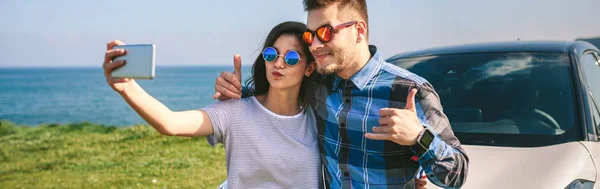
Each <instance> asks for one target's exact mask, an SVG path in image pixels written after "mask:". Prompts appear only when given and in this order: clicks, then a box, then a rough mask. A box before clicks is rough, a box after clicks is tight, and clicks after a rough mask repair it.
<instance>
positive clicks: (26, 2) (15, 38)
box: [0, 0, 600, 67]
mask: <svg viewBox="0 0 600 189" xmlns="http://www.w3.org/2000/svg"><path fill="white" fill-rule="evenodd" d="M367 5H368V12H369V32H370V34H369V37H370V38H369V43H370V44H373V45H376V46H377V47H378V49H379V50H380V51H381V53H382V55H383V56H384V57H386V58H387V57H391V56H393V55H395V54H398V53H401V52H405V51H411V50H418V49H423V48H429V47H436V46H444V45H454V44H462V43H476V42H489V41H511V40H517V39H521V40H574V39H576V38H582V37H583V38H587V37H600V22H599V19H600V16H599V15H600V14H599V13H600V1H598V0H570V1H565V0H529V1H520V0H494V1H481V0H459V1H436V0H435V1H432V0H430V1H404V0H368V2H367ZM288 20H291V21H299V22H305V21H306V12H305V11H304V10H303V6H302V1H301V0H252V1H244V0H222V1H197V0H188V1H183V0H173V1H164V0H127V1H122V0H121V1H119V0H104V1H76V0H56V1H44V0H1V1H0V67H100V66H101V64H102V61H103V58H104V52H105V50H106V43H107V42H108V41H111V40H115V39H119V40H122V41H124V42H125V43H128V44H136V43H137V44H139V43H143V44H148V43H151V44H155V45H156V65H157V66H174V65H233V61H232V60H233V58H232V57H233V55H234V54H235V53H238V54H240V55H241V56H242V64H243V65H246V66H249V65H251V63H252V62H251V61H252V60H253V59H254V58H255V57H256V56H257V55H258V54H259V53H260V50H261V49H260V47H261V45H262V42H263V41H264V38H265V37H266V35H267V34H268V32H269V31H270V30H271V28H272V27H273V26H275V25H277V24H279V23H280V22H283V21H288Z"/></svg>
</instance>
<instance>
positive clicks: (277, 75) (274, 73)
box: [272, 71, 283, 77]
mask: <svg viewBox="0 0 600 189" xmlns="http://www.w3.org/2000/svg"><path fill="white" fill-rule="evenodd" d="M272 74H273V76H275V77H282V76H283V74H281V73H279V72H278V71H274V72H273V73H272Z"/></svg>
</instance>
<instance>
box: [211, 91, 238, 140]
mask: <svg viewBox="0 0 600 189" xmlns="http://www.w3.org/2000/svg"><path fill="white" fill-rule="evenodd" d="M239 102H240V100H236V99H230V100H226V101H218V102H215V103H212V104H211V105H208V106H206V107H204V108H202V110H204V112H206V114H208V117H209V118H210V121H211V123H212V126H213V131H214V132H213V134H212V135H209V136H206V140H208V143H209V144H210V145H212V146H214V145H215V144H217V143H223V141H225V138H226V137H227V130H228V127H229V126H231V125H232V124H233V123H234V121H235V120H234V119H235V115H236V114H237V113H238V111H239V109H240V107H239Z"/></svg>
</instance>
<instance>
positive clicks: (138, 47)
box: [112, 44, 156, 80]
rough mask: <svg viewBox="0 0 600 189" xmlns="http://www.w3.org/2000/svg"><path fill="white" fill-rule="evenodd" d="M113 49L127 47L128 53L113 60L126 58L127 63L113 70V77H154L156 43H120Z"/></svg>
mask: <svg viewBox="0 0 600 189" xmlns="http://www.w3.org/2000/svg"><path fill="white" fill-rule="evenodd" d="M113 49H125V50H126V52H127V53H126V54H125V55H123V56H120V57H117V58H115V59H113V61H116V60H125V65H123V66H121V67H119V68H117V69H115V70H113V72H112V77H117V78H134V79H148V80H150V79H154V69H155V65H154V62H155V52H156V46H155V45H153V44H134V45H119V46H114V47H113Z"/></svg>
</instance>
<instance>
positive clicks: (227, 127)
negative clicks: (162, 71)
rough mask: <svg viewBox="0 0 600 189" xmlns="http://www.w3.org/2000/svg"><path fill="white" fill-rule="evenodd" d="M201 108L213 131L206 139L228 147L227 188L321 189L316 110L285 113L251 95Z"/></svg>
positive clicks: (226, 148) (307, 109) (308, 109)
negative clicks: (267, 105)
mask: <svg viewBox="0 0 600 189" xmlns="http://www.w3.org/2000/svg"><path fill="white" fill-rule="evenodd" d="M203 110H204V111H205V112H206V113H207V114H208V117H210V120H211V122H212V125H213V129H214V134H213V135H211V136H208V137H207V140H208V142H209V143H210V144H211V145H213V146H214V145H215V144H216V143H223V145H224V146H225V155H226V160H227V186H228V187H229V188H318V184H319V176H320V160H319V149H318V146H317V130H316V122H315V117H314V114H313V113H312V108H308V107H307V108H304V111H302V112H301V113H299V114H297V115H294V116H282V115H278V114H275V113H273V112H271V111H269V110H268V109H267V108H265V107H264V106H262V104H260V103H259V102H258V100H257V99H256V98H255V97H248V98H243V99H240V100H235V99H232V100H227V101H219V102H215V103H213V104H211V105H209V106H207V107H205V108H203Z"/></svg>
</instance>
